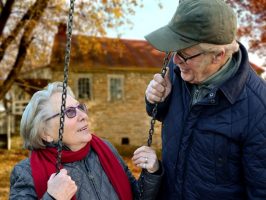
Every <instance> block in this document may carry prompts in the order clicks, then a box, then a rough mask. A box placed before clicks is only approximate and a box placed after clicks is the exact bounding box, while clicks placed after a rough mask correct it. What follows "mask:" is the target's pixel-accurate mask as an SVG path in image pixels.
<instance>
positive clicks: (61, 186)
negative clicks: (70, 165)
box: [47, 169, 78, 200]
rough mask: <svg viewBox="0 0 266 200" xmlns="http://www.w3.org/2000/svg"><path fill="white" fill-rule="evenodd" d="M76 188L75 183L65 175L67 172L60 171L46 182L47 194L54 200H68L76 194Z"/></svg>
mask: <svg viewBox="0 0 266 200" xmlns="http://www.w3.org/2000/svg"><path fill="white" fill-rule="evenodd" d="M77 189H78V187H77V186H76V184H75V182H74V181H73V180H72V179H71V177H70V176H68V175H67V170H65V169H61V170H60V172H59V173H58V174H57V175H55V173H54V174H52V175H51V176H50V179H49V180H48V189H47V192H48V193H49V194H50V195H51V196H52V197H54V198H55V199H56V200H61V199H62V200H70V199H71V198H72V197H73V196H74V194H75V193H76V191H77Z"/></svg>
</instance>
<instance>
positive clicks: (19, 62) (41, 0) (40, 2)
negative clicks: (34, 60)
mask: <svg viewBox="0 0 266 200" xmlns="http://www.w3.org/2000/svg"><path fill="white" fill-rule="evenodd" d="M35 4H36V5H37V9H36V10H34V13H33V16H32V18H31V20H30V22H29V23H28V24H27V26H26V27H25V30H24V33H23V35H22V37H21V40H20V44H19V51H18V55H17V59H16V62H15V64H14V66H13V67H12V70H11V71H10V73H9V75H8V77H7V78H6V79H5V81H4V83H3V85H1V86H0V99H3V97H4V95H5V94H6V93H7V92H8V90H9V89H10V88H11V86H12V85H13V83H14V81H15V79H16V78H17V77H18V74H19V72H20V70H21V68H22V66H23V63H24V60H25V58H26V55H27V49H28V47H29V45H30V43H31V41H32V38H31V34H32V31H33V30H34V28H35V27H36V25H37V24H38V22H39V20H40V18H41V16H42V14H43V12H44V10H45V8H46V7H47V5H48V0H37V1H36V2H35Z"/></svg>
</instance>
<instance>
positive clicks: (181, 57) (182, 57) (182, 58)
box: [176, 52, 204, 64]
mask: <svg viewBox="0 0 266 200" xmlns="http://www.w3.org/2000/svg"><path fill="white" fill-rule="evenodd" d="M203 53H204V52H201V53H198V54H196V55H194V56H190V57H188V58H184V56H182V55H181V54H180V53H178V52H176V55H178V57H179V58H180V60H182V62H183V63H185V64H187V60H190V59H192V58H196V57H198V56H200V55H202V54H203Z"/></svg>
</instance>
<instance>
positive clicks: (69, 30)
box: [56, 0, 75, 174]
mask: <svg viewBox="0 0 266 200" xmlns="http://www.w3.org/2000/svg"><path fill="white" fill-rule="evenodd" d="M74 2H75V0H70V6H69V20H68V27H67V44H66V57H65V69H64V82H63V92H62V104H61V115H60V128H59V139H58V150H57V161H56V174H58V173H59V172H60V167H61V156H62V146H63V144H62V141H63V133H64V122H65V114H64V111H65V107H66V98H67V80H68V74H69V63H70V50H71V37H72V27H73V17H74Z"/></svg>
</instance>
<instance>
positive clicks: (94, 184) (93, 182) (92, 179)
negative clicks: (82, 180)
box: [84, 160, 101, 200]
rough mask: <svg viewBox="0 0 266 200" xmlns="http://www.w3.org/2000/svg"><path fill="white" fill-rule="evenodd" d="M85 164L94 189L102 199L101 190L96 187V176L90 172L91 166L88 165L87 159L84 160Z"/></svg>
mask: <svg viewBox="0 0 266 200" xmlns="http://www.w3.org/2000/svg"><path fill="white" fill-rule="evenodd" d="M84 164H85V167H86V171H87V174H88V176H89V178H90V180H91V182H92V185H93V188H94V190H95V192H96V195H97V197H98V199H99V200H101V197H100V194H99V191H98V190H97V187H96V183H95V178H94V176H93V175H92V173H91V172H90V168H89V167H88V166H87V163H86V161H85V160H84Z"/></svg>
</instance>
